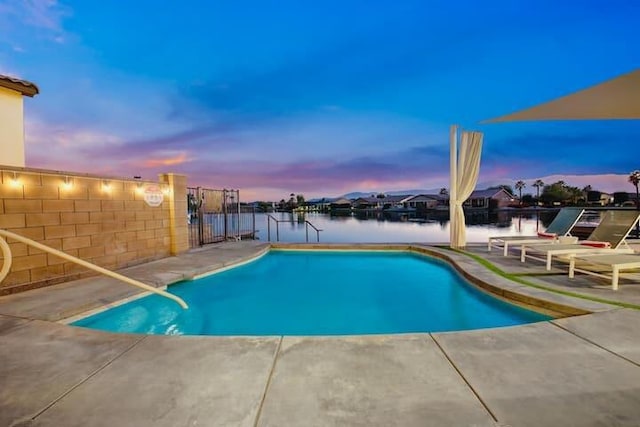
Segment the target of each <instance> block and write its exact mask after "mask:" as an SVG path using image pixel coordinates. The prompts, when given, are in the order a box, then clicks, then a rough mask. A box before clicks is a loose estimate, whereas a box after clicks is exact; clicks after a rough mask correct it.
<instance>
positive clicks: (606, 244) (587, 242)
mask: <svg viewBox="0 0 640 427" xmlns="http://www.w3.org/2000/svg"><path fill="white" fill-rule="evenodd" d="M579 243H580V244H581V245H583V246H592V247H594V248H610V247H611V243H609V242H597V241H595V240H583V241H581V242H579Z"/></svg>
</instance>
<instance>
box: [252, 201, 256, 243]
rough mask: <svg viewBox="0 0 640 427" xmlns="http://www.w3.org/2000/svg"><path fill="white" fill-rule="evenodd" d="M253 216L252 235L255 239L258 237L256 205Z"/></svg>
mask: <svg viewBox="0 0 640 427" xmlns="http://www.w3.org/2000/svg"><path fill="white" fill-rule="evenodd" d="M251 218H252V225H251V237H252V239H253V240H255V239H256V207H255V206H254V207H253V209H252V210H251Z"/></svg>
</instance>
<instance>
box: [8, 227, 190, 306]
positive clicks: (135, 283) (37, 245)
mask: <svg viewBox="0 0 640 427" xmlns="http://www.w3.org/2000/svg"><path fill="white" fill-rule="evenodd" d="M3 237H4V238H7V237H10V238H12V239H14V240H17V241H19V242H21V243H24V244H26V245H29V246H33V247H34V248H36V249H40V250H41V251H44V252H48V253H50V254H52V255H55V256H58V257H60V258H63V259H66V260H67V261H71V262H74V263H76V264H78V265H81V266H83V267H86V268H88V269H90V270H93V271H96V272H98V273H102V274H104V275H105V276H109V277H112V278H114V279H118V280H120V281H123V282H125V283H127V284H129V285H132V286H137V287H138V288H142V289H144V290H146V291H149V292H152V293H154V294H158V295H160V296H163V297H165V298H169V299H172V300H174V301H175V302H177V303H178V304H180V307H182V308H184V309H188V308H189V306H188V305H187V303H186V302H184V300H183V299H182V298H180V297H178V296H176V295H173V294H170V293H169V292H165V291H163V290H160V289H156V288H154V287H153V286H149V285H147V284H145V283H142V282H140V281H138V280H135V279H132V278H130V277H127V276H123V275H122V274H118V273H116V272H114V271H111V270H107V269H106V268H102V267H99V266H97V265H95V264H91V263H90V262H87V261H84V260H82V259H80V258H76V257H74V256H73V255H69V254H67V253H64V252H62V251H59V250H57V249H54V248H51V247H49V246H46V245H43V244H42V243H38V242H36V241H34V240H31V239H29V238H27V237H23V236H21V235H19V234H16V233H12V232H11V231H7V230H2V229H0V250H1V251H2V256H3V258H4V262H3V264H2V269H0V282H2V281H3V280H4V278H5V277H7V274H9V269H10V268H11V262H12V260H13V258H12V256H11V247H9V244H8V243H7V242H6V241H5V239H3Z"/></svg>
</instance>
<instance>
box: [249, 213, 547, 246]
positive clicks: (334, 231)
mask: <svg viewBox="0 0 640 427" xmlns="http://www.w3.org/2000/svg"><path fill="white" fill-rule="evenodd" d="M557 212H558V211H557V210H553V211H548V210H540V211H530V212H519V211H497V212H488V211H472V212H467V213H466V214H465V217H466V222H467V241H468V242H470V243H473V242H483V243H484V242H486V241H487V239H488V237H489V236H494V235H514V236H516V235H531V234H536V232H537V231H538V230H540V231H542V230H545V229H546V228H547V226H548V225H549V224H550V223H551V221H552V220H553V218H554V217H555V215H556V214H557ZM270 215H272V216H274V217H276V218H277V219H278V220H279V221H284V222H279V224H278V232H279V233H278V234H279V237H280V241H282V242H304V241H305V239H306V232H305V231H306V230H305V228H306V227H307V225H306V223H305V221H310V222H311V223H312V224H313V225H314V226H316V227H317V228H320V229H322V230H323V231H322V232H321V233H320V241H321V242H325V243H357V242H363V243H373V242H380V243H382V242H396V243H397V242H420V243H438V242H440V243H442V242H448V241H449V213H448V212H446V211H444V212H440V211H435V212H430V213H429V214H428V215H427V216H423V217H419V218H418V217H415V215H414V214H407V213H393V212H392V213H383V212H362V213H360V212H358V213H354V214H349V213H341V214H338V215H330V214H323V213H317V212H311V213H304V212H296V213H289V212H278V213H271V214H270ZM275 227H276V226H275V224H274V222H273V221H272V222H271V241H275V240H276V232H275ZM256 228H257V229H258V230H259V231H258V238H259V239H260V240H264V241H266V240H267V237H268V236H267V216H266V215H265V214H257V215H256ZM310 231H311V230H310ZM312 236H313V237H312ZM309 238H310V240H312V241H315V232H313V233H311V232H310V233H309Z"/></svg>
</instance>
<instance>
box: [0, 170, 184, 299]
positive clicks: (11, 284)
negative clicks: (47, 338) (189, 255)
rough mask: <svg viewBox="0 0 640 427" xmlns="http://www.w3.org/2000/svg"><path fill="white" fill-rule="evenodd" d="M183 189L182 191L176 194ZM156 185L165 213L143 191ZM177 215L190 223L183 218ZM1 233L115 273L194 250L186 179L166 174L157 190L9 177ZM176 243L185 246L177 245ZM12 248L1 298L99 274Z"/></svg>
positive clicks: (2, 186)
mask: <svg viewBox="0 0 640 427" xmlns="http://www.w3.org/2000/svg"><path fill="white" fill-rule="evenodd" d="M176 177H177V178H176ZM176 181H178V184H179V187H178V188H176V187H175V186H174V184H175V183H176ZM149 185H155V186H156V188H159V189H162V190H164V192H165V194H164V201H163V202H162V204H161V205H160V206H157V207H153V206H149V205H148V204H147V203H146V202H145V200H144V193H143V191H144V189H145V188H147V187H148V186H149ZM174 194H175V196H174ZM182 198H184V199H185V200H184V205H185V206H184V209H182ZM176 203H178V206H176ZM178 211H181V212H183V214H182V216H184V217H185V218H180V217H178V215H177V212H178ZM172 212H173V215H172ZM181 219H183V221H180V220H181ZM172 227H174V228H175V227H177V228H178V230H177V231H176V230H172ZM0 228H3V229H7V230H9V231H12V232H14V233H17V234H20V235H22V236H25V237H28V238H31V239H33V240H35V241H37V242H40V243H43V244H45V245H48V246H51V247H52V248H55V249H58V250H62V251H63V252H66V253H68V254H70V255H74V256H77V257H79V258H81V259H84V260H86V261H89V262H92V263H94V264H97V265H99V266H101V267H105V268H108V269H119V268H123V267H127V266H131V265H135V264H139V263H142V262H146V261H151V260H155V259H159V258H163V257H166V256H169V255H170V254H176V253H180V252H181V251H184V250H187V249H188V241H187V242H186V245H185V244H184V242H182V240H183V239H182V236H183V234H184V233H186V178H185V177H184V176H180V175H173V174H166V175H162V176H161V177H160V181H159V182H155V183H153V182H149V181H143V182H140V181H135V180H128V179H120V178H102V177H98V176H88V175H78V174H76V175H73V174H66V173H59V172H56V171H45V170H38V169H22V168H20V169H15V170H11V169H9V170H6V169H3V170H2V176H1V183H0ZM182 229H184V230H182ZM172 235H174V236H179V237H180V238H181V240H180V241H179V242H175V241H174V242H172ZM8 243H9V245H10V247H11V252H12V255H13V263H12V266H11V270H10V272H9V275H8V276H7V277H6V278H5V280H4V281H2V283H0V295H3V294H8V293H14V292H20V291H23V290H27V289H32V288H36V287H42V286H47V285H51V284H55V283H60V282H63V281H67V280H71V279H75V278H80V277H84V276H89V275H94V274H95V273H93V272H91V271H89V270H87V269H85V268H84V267H80V266H78V265H77V264H74V263H71V262H68V261H65V260H63V259H61V258H59V257H56V256H54V255H51V254H48V253H44V252H42V251H40V250H38V249H35V248H33V247H29V246H27V245H26V244H24V243H20V242H17V241H15V240H14V241H12V239H8ZM0 257H1V255H0ZM2 262H4V260H2Z"/></svg>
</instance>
